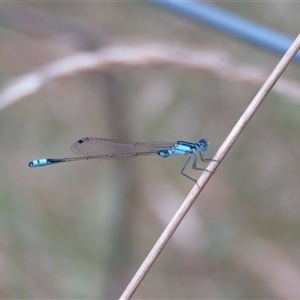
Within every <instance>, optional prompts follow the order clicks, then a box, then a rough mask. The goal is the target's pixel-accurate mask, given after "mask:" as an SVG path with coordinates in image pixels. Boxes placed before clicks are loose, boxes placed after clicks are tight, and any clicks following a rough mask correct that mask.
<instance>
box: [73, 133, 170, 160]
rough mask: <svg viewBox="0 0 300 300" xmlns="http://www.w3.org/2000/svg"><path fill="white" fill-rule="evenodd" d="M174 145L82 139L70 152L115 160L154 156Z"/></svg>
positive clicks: (91, 138)
mask: <svg viewBox="0 0 300 300" xmlns="http://www.w3.org/2000/svg"><path fill="white" fill-rule="evenodd" d="M173 145H174V143H167V142H153V143H133V142H124V141H118V140H110V139H102V138H94V137H84V138H81V139H79V140H78V141H76V142H75V143H74V144H73V145H72V146H71V150H72V152H73V153H75V154H77V155H84V156H98V157H103V158H116V157H123V156H125V157H126V156H134V155H146V154H156V153H157V152H158V151H159V150H168V149H169V148H171V147H173Z"/></svg>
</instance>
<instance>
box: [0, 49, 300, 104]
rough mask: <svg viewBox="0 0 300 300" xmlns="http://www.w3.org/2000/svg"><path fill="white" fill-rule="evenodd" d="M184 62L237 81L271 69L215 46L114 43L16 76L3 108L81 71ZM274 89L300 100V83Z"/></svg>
mask: <svg viewBox="0 0 300 300" xmlns="http://www.w3.org/2000/svg"><path fill="white" fill-rule="evenodd" d="M154 66H180V67H185V68H187V69H191V70H195V71H202V72H207V73H210V74H212V75H214V76H216V77H220V78H225V79H227V80H230V81H234V82H244V83H249V84H252V85H254V86H261V85H262V84H263V83H264V81H265V79H266V78H267V71H265V70H263V69H262V68H261V67H260V66H257V67H254V66H253V65H251V66H250V65H241V64H238V63H236V62H234V60H233V59H232V58H231V57H230V56H229V55H228V54H227V53H224V52H222V51H219V50H212V49H189V48H184V47H179V46H177V47H175V46H166V45H160V44H140V45H129V46H126V45H114V46H107V47H104V48H102V49H101V50H98V51H94V52H80V53H77V54H74V55H71V56H68V57H66V58H63V59H59V60H57V61H54V62H52V63H51V64H48V65H46V66H43V67H41V68H39V69H37V70H35V71H34V72H32V73H29V74H26V75H24V76H20V77H19V78H16V79H14V80H13V81H12V82H11V83H10V84H9V85H7V86H6V87H4V88H3V89H2V91H0V109H3V108H5V107H6V106H8V105H10V104H12V103H14V102H16V101H18V100H20V99H22V98H24V97H26V96H29V95H31V94H33V93H36V92H38V91H39V90H40V89H41V88H43V87H44V86H45V85H46V84H47V83H48V82H50V81H52V80H57V79H61V78H64V77H71V76H75V75H77V74H78V73H81V72H94V71H114V70H115V71H117V70H120V68H141V67H143V68H145V67H154ZM274 91H276V92H277V93H280V94H282V95H284V96H287V97H290V99H289V100H290V101H292V102H296V103H299V98H300V84H299V83H298V82H296V81H295V80H292V79H281V80H280V82H278V83H277V85H276V86H275V87H274Z"/></svg>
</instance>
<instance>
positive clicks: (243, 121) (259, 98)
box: [120, 35, 300, 299]
mask: <svg viewBox="0 0 300 300" xmlns="http://www.w3.org/2000/svg"><path fill="white" fill-rule="evenodd" d="M299 48H300V35H298V37H297V38H296V40H295V41H294V43H293V44H292V45H291V47H290V48H289V49H288V51H287V52H286V54H285V55H284V56H283V58H282V59H281V60H280V62H279V63H278V65H277V66H276V67H275V69H274V71H273V72H272V73H271V75H270V76H269V77H268V79H267V80H266V82H265V83H264V84H263V86H262V87H261V89H260V90H259V92H258V93H257V95H256V96H255V98H254V99H253V100H252V102H251V103H250V105H249V106H248V107H247V109H246V110H245V112H244V113H243V115H242V116H241V118H240V119H239V121H238V122H237V123H236V125H235V126H234V128H233V129H232V131H231V132H230V134H229V135H228V137H227V138H226V139H225V141H224V143H223V144H222V145H221V147H220V149H219V150H218V151H217V153H216V155H215V157H214V160H216V161H212V162H211V163H210V164H209V165H208V167H207V169H208V170H209V171H210V172H204V173H202V175H201V176H200V178H199V180H198V184H197V185H195V186H194V187H193V189H192V190H191V192H190V193H189V194H188V195H187V197H186V199H185V200H184V202H183V203H182V205H181V206H180V208H179V209H178V211H177V212H176V214H175V216H174V217H173V219H172V220H171V221H170V223H169V224H168V226H167V227H166V229H165V230H164V232H163V233H162V235H161V236H160V237H159V239H158V240H157V242H156V244H155V245H154V247H153V248H152V250H151V251H150V253H149V254H148V256H147V257H146V259H145V260H144V262H143V263H142V265H141V266H140V268H139V269H138V271H137V272H136V274H135V275H134V277H133V278H132V280H131V282H130V283H129V285H128V286H127V288H126V289H125V291H124V292H123V294H122V295H121V297H120V299H130V298H131V297H132V295H133V293H134V292H135V290H136V289H137V288H138V286H139V285H140V283H141V282H142V280H143V278H144V277H145V276H146V274H147V272H148V271H149V269H150V268H151V266H152V265H153V263H154V262H155V260H156V259H157V257H158V256H159V254H160V253H161V251H162V250H163V248H164V247H165V245H166V244H167V242H168V241H169V239H170V238H171V236H172V235H173V233H174V232H175V230H176V228H177V227H178V226H179V224H180V223H181V221H182V220H183V218H184V217H185V215H186V214H187V212H188V211H189V209H190V208H191V206H192V205H193V203H194V202H195V200H196V198H197V197H198V196H199V194H200V192H201V191H202V190H203V188H204V186H205V185H206V183H207V182H208V181H209V179H210V177H211V176H212V174H213V173H212V172H214V171H215V170H216V168H217V167H218V165H219V164H220V162H221V161H222V160H223V158H224V157H225V155H226V154H227V152H228V151H229V150H230V148H231V147H232V145H233V144H234V142H235V141H236V140H237V138H238V137H239V135H240V134H241V133H242V131H243V129H244V128H245V126H246V125H247V123H248V122H249V120H250V119H251V118H252V116H253V115H254V113H255V112H256V110H257V109H258V107H259V106H260V104H261V103H262V102H263V100H264V99H265V98H266V96H267V94H268V93H269V92H270V90H271V89H272V88H273V86H274V85H275V83H276V81H277V80H278V79H279V78H280V76H281V74H282V73H283V72H284V70H285V69H286V68H287V66H288V65H289V63H290V62H291V60H292V59H293V57H294V56H295V55H296V53H297V52H298V50H299Z"/></svg>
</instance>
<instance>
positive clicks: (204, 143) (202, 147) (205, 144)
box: [197, 139, 209, 152]
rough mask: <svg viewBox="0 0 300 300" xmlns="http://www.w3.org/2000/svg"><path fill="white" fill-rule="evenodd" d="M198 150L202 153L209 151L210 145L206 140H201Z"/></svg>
mask: <svg viewBox="0 0 300 300" xmlns="http://www.w3.org/2000/svg"><path fill="white" fill-rule="evenodd" d="M197 146H198V149H199V150H200V151H203V152H205V151H207V150H209V143H208V141H207V140H206V139H201V140H200V141H199V142H198V143H197Z"/></svg>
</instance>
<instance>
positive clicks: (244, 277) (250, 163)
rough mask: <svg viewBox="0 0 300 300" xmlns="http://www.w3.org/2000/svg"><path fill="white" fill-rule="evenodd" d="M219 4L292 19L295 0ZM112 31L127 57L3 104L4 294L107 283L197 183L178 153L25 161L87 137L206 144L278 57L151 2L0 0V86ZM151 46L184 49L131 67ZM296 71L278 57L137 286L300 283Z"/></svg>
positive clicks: (286, 290) (179, 290) (279, 293)
mask: <svg viewBox="0 0 300 300" xmlns="http://www.w3.org/2000/svg"><path fill="white" fill-rule="evenodd" d="M212 3H213V2H212ZM215 5H216V7H220V8H224V9H226V10H228V11H231V12H233V13H236V14H238V15H240V16H241V17H245V18H248V19H251V20H253V21H255V22H258V23H259V24H261V25H264V26H268V27H270V28H273V29H274V30H278V31H280V32H281V33H283V34H286V35H288V36H291V37H292V38H295V37H296V36H297V35H298V33H299V28H300V19H299V11H300V6H299V3H298V2H264V3H258V2H255V3H254V2H253V3H251V2H240V3H237V2H218V3H216V4H215ZM116 45H117V46H118V47H121V48H119V49H122V46H125V45H126V46H128V47H130V49H131V52H130V53H132V55H131V56H129V58H128V63H127V64H125V63H119V64H118V63H116V64H111V66H110V67H106V68H105V70H104V69H101V68H100V67H99V68H94V70H88V71H85V72H75V71H74V72H73V73H72V74H70V75H69V76H61V77H58V78H57V79H55V80H46V82H45V84H43V85H42V86H41V88H40V89H38V90H37V91H36V92H32V93H31V94H29V95H27V96H26V97H19V100H18V101H15V102H14V103H12V104H11V105H7V106H5V107H3V108H2V110H1V111H0V139H1V142H0V153H1V157H0V178H1V180H0V214H1V216H0V223H1V226H0V231H1V233H0V237H1V238H0V249H1V252H0V270H1V273H0V297H1V298H7V299H8V298H10V299H12V298H19V299H21V298H23V299H24V298H27V299H29V298H30V299H46V298H47V299H54V298H56V299H58V298H60V299H67V298H68V299H70V298H72V299H75V298H78V299H79V298H80V299H90V298H100V299H115V298H117V297H119V296H120V295H121V294H122V292H123V290H124V289H125V287H126V286H127V284H128V283H129V281H130V280H131V278H132V276H133V275H134V274H135V272H136V271H137V269H138V268H139V266H140V264H141V263H142V262H143V260H144V258H145V257H146V255H147V254H148V253H149V251H150V250H151V248H152V246H153V245H154V243H155V242H156V240H157V238H158V237H159V236H160V234H161V233H162V231H163V230H164V228H165V226H166V225H167V224H168V222H169V221H170V219H171V218H172V216H173V215H174V214H175V212H176V210H177V209H178V208H179V206H180V204H181V203H182V201H183V200H184V198H185V196H186V195H187V193H188V192H189V191H190V189H191V188H192V186H193V182H191V181H189V180H188V179H186V178H185V177H183V176H182V175H181V174H180V170H181V168H182V166H183V164H184V162H185V159H186V158H185V157H176V158H168V159H161V158H160V157H158V156H145V157H137V158H134V159H128V160H118V161H109V160H107V161H105V160H94V161H80V162H73V163H66V164H58V165H54V166H49V167H45V168H37V169H30V168H29V167H28V162H29V161H30V160H32V159H38V158H43V157H51V158H58V157H71V156H72V153H71V151H70V145H71V144H72V143H73V142H74V141H76V140H77V139H79V138H81V137H84V136H92V137H93V136H94V137H103V138H113V139H123V140H128V141H141V142H143V141H144V142H147V141H149V142H150V141H168V142H173V141H176V140H186V141H192V142H196V141H198V140H199V139H200V138H207V139H208V140H209V141H210V144H211V150H210V151H209V152H208V153H207V154H206V153H205V156H206V157H212V156H213V155H214V153H215V152H216V150H217V149H218V147H219V146H220V145H221V144H222V142H223V140H224V139H225V137H226V136H227V135H228V133H229V132H230V130H231V129H232V127H233V126H234V124H235V123H236V122H237V121H238V119H239V117H240V116H241V114H242V112H243V111H244V110H245V108H246V107H247V105H248V104H249V103H250V101H251V100H252V98H253V97H254V96H255V94H256V93H257V91H258V90H259V88H260V87H261V85H262V84H263V82H264V80H265V79H266V78H267V76H268V75H269V74H270V73H271V71H272V70H273V68H274V67H275V65H276V64H277V63H278V61H279V59H280V56H276V55H274V54H272V53H270V52H267V51H265V50H263V49H259V48H257V47H254V46H251V45H249V44H247V43H243V42H241V41H239V40H237V39H234V38H232V37H230V36H228V35H224V34H222V33H220V32H218V31H216V30H213V29H210V28H208V27H206V26H204V25H200V24H196V23H195V22H192V21H190V20H188V19H186V18H184V17H181V16H179V15H177V14H174V13H171V12H169V11H167V10H165V9H163V8H162V7H160V6H155V5H153V4H150V3H142V2H138V1H137V2H99V3H92V2H84V3H78V2H76V3H75V2H74V3H72V2H65V3H58V2H53V3H51V2H43V3H42V2H41V3H22V4H18V5H17V4H14V5H13V4H9V3H6V4H4V3H1V6H0V84H1V91H0V98H1V95H2V100H3V99H4V98H5V97H4V96H3V93H4V91H5V90H6V88H7V86H8V85H9V84H12V82H13V80H14V79H15V78H18V77H19V76H25V75H26V74H29V73H32V72H38V71H39V70H41V68H43V67H44V66H47V65H49V64H51V63H54V62H56V61H58V60H60V59H62V58H66V57H69V56H72V55H75V54H77V53H79V52H82V51H84V52H94V51H99V53H101V50H102V49H107V50H106V52H105V53H107V54H108V55H109V54H110V52H109V49H111V47H112V46H116ZM147 45H156V47H158V48H159V49H161V48H160V47H162V49H163V50H162V52H163V56H164V57H165V58H168V57H172V55H174V53H177V56H176V57H178V56H179V58H180V53H183V54H188V53H190V54H193V55H195V57H192V55H191V61H190V66H188V62H189V58H190V57H189V55H182V58H183V59H184V60H185V62H176V60H175V61H174V60H172V59H171V62H170V61H169V62H167V63H166V62H165V61H164V60H159V59H155V57H154V58H152V63H151V61H150V62H149V61H148V62H147V63H144V64H139V65H138V64H137V63H136V62H135V59H136V58H137V57H139V55H144V53H145V52H147V49H148V50H149V49H150V50H149V53H148V55H150V56H151V47H150V46H149V47H148V46H147ZM118 47H117V48H114V49H118ZM141 49H143V51H144V52H143V51H141ZM178 49H181V50H180V51H179V50H178ZM177 50H178V51H177ZM181 51H182V52H181ZM116 53H117V54H118V55H119V56H120V59H123V61H124V60H126V58H124V57H122V51H121V52H120V51H119V52H116ZM197 53H198V55H199V57H198V58H197ZM205 54H206V55H207V57H205V56H204V55H205ZM192 58H193V59H192ZM201 58H202V59H203V58H204V62H205V63H207V66H206V65H205V63H204V62H203V63H202V65H201V61H200V62H199V61H198V60H201ZM197 59H198V60H197ZM130 60H132V61H130ZM165 60H167V59H165ZM193 64H195V66H193ZM197 64H200V66H202V67H199V66H198V67H197ZM299 72H300V69H299V66H298V65H297V64H291V65H290V66H289V67H288V70H287V71H286V72H285V73H284V74H283V76H282V78H281V79H280V81H279V82H278V87H279V86H280V82H281V83H284V84H282V86H281V89H277V90H276V89H274V90H273V91H272V92H271V93H270V94H269V95H268V97H267V99H266V101H265V102H264V103H263V105H262V106H261V107H260V108H259V110H258V111H257V113H256V115H255V116H254V118H253V119H252V120H251V122H250V123H249V124H248V125H247V127H246V129H245V130H244V132H243V134H242V135H241V136H240V138H239V139H238V141H237V143H236V144H235V145H234V146H233V148H232V149H231V151H230V152H229V153H228V155H227V157H226V159H225V160H224V161H223V162H222V164H221V165H220V167H219V168H218V169H217V172H216V173H215V174H214V175H213V177H212V178H211V180H210V182H209V184H208V185H207V186H206V188H205V189H204V191H203V192H202V194H201V195H200V197H199V199H198V201H197V202H196V203H195V204H194V206H193V208H192V210H191V211H190V212H189V213H188V215H187V216H186V218H185V220H184V221H183V223H182V224H181V225H180V226H179V228H178V230H177V231H176V233H175V234H174V236H173V237H172V238H171V240H170V242H169V243H168V245H167V246H166V248H165V249H164V250H163V252H162V253H161V255H160V257H159V258H158V260H157V261H156V262H155V264H154V266H153V267H152V269H151V270H150V272H149V273H148V275H147V276H146V278H145V280H144V281H143V282H142V284H141V285H140V287H139V288H138V290H137V291H136V293H135V294H134V297H133V298H135V299H139V298H140V299H142V298H143V299H167V298H168V299H200V298H207V299H210V298H222V299H225V298H226V299H234V298H240V299H246V298H247V299H258V298H277V299H280V298H282V299H283V298H299V297H300V251H299V248H300V239H299V230H300V185H299V176H300V165H299V160H300V152H299V148H300V139H299V125H300V113H299V111H300V110H299V95H300V93H299V92H298V94H297V91H299V89H300V88H299V86H298V83H297V79H298V78H299ZM260 76H261V77H260ZM25 82H26V80H25ZM26 87H27V85H25V86H22V87H20V86H18V85H16V86H15V88H14V90H15V91H16V93H17V92H18V90H22V89H26ZM297 95H298V98H297ZM16 98H18V97H16ZM0 105H1V104H0ZM204 166H205V165H204ZM189 174H190V175H192V176H194V177H195V178H198V176H199V175H200V172H194V171H189Z"/></svg>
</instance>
